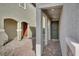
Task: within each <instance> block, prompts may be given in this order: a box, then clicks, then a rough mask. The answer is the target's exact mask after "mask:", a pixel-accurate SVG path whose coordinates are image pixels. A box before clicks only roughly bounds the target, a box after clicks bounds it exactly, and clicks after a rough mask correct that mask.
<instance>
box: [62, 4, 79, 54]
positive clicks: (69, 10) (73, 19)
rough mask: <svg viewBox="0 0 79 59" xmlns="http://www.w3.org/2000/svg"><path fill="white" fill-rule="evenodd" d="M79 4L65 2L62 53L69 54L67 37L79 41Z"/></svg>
mask: <svg viewBox="0 0 79 59" xmlns="http://www.w3.org/2000/svg"><path fill="white" fill-rule="evenodd" d="M78 11H79V4H74V3H73V4H64V5H63V10H62V16H61V21H60V42H61V48H62V55H66V54H67V49H66V48H67V45H66V42H65V39H66V37H72V38H74V39H75V40H76V41H79V33H78V32H79V27H78V24H79V12H78Z"/></svg>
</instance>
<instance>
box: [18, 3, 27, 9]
mask: <svg viewBox="0 0 79 59" xmlns="http://www.w3.org/2000/svg"><path fill="white" fill-rule="evenodd" d="M19 7H21V8H23V9H26V8H27V4H26V3H19Z"/></svg>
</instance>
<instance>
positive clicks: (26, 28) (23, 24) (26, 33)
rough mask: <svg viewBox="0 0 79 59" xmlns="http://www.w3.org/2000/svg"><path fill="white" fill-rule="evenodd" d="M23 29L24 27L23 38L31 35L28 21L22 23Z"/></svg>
mask: <svg viewBox="0 0 79 59" xmlns="http://www.w3.org/2000/svg"><path fill="white" fill-rule="evenodd" d="M21 29H22V32H21V33H22V35H21V39H23V38H24V37H26V38H28V36H29V34H28V33H29V25H28V23H26V22H22V23H21Z"/></svg>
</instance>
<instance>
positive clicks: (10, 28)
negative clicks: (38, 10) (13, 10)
mask: <svg viewBox="0 0 79 59" xmlns="http://www.w3.org/2000/svg"><path fill="white" fill-rule="evenodd" d="M4 29H5V32H6V34H7V35H8V42H9V41H12V40H13V39H14V38H15V37H16V36H17V31H16V30H17V21H15V20H14V19H11V18H6V19H4Z"/></svg>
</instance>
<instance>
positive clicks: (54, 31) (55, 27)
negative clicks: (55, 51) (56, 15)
mask: <svg viewBox="0 0 79 59" xmlns="http://www.w3.org/2000/svg"><path fill="white" fill-rule="evenodd" d="M51 38H52V39H58V38H59V21H52V22H51Z"/></svg>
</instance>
